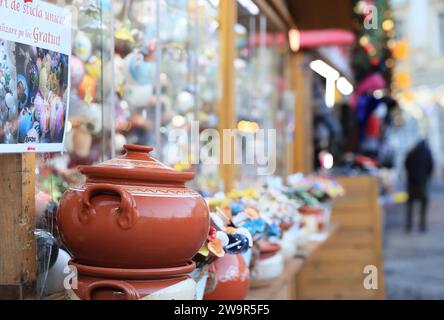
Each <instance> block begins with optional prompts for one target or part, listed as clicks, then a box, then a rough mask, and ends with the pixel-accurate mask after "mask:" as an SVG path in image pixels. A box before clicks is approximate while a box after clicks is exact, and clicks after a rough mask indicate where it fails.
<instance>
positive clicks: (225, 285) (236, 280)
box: [204, 254, 250, 300]
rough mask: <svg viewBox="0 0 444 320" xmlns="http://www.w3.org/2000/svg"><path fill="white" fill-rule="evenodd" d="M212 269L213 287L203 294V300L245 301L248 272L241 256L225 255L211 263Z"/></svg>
mask: <svg viewBox="0 0 444 320" xmlns="http://www.w3.org/2000/svg"><path fill="white" fill-rule="evenodd" d="M212 269H213V270H212V271H213V272H214V277H215V279H214V281H215V287H214V288H211V289H210V290H209V292H207V293H205V295H204V300H243V299H245V297H246V296H247V293H248V287H249V284H250V271H249V270H248V267H247V265H246V264H245V260H244V258H243V257H242V255H241V254H235V255H232V254H225V256H223V257H222V258H220V259H218V260H216V261H215V262H213V265H212ZM210 282H211V281H207V283H210Z"/></svg>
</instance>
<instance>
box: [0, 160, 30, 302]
mask: <svg viewBox="0 0 444 320" xmlns="http://www.w3.org/2000/svg"><path fill="white" fill-rule="evenodd" d="M0 188H1V192H0V299H34V298H35V297H36V245H35V237H34V230H35V197H34V195H35V154H34V153H24V154H1V155H0Z"/></svg>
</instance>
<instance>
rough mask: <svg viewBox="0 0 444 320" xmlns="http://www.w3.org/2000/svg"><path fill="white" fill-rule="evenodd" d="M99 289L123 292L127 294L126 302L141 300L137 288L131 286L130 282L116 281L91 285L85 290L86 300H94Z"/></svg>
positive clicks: (105, 281) (103, 281)
mask: <svg viewBox="0 0 444 320" xmlns="http://www.w3.org/2000/svg"><path fill="white" fill-rule="evenodd" d="M98 288H113V289H118V290H122V291H123V293H124V294H125V299H126V300H139V299H140V296H139V293H138V292H137V290H136V288H134V287H133V286H132V285H130V284H129V283H128V282H124V281H116V280H101V281H96V282H93V283H90V284H89V285H88V286H87V287H86V290H85V297H86V300H92V293H93V291H94V290H96V289H98Z"/></svg>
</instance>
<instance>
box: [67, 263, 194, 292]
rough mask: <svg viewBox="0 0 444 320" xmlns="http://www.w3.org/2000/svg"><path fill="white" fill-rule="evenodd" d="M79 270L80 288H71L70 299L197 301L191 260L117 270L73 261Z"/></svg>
mask: <svg viewBox="0 0 444 320" xmlns="http://www.w3.org/2000/svg"><path fill="white" fill-rule="evenodd" d="M69 264H70V266H71V268H75V270H77V288H73V289H70V290H67V292H66V298H67V299H70V300H193V299H194V298H195V295H196V283H195V282H194V280H192V279H190V278H189V277H188V276H187V273H189V272H190V271H192V270H193V269H194V268H195V264H194V263H192V262H190V263H189V264H188V265H186V266H183V267H180V268H165V269H117V268H100V267H92V266H86V265H81V264H77V263H74V262H70V263H69Z"/></svg>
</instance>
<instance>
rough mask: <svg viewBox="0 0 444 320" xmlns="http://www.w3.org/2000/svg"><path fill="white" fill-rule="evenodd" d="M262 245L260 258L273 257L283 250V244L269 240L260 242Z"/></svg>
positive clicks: (260, 245)
mask: <svg viewBox="0 0 444 320" xmlns="http://www.w3.org/2000/svg"><path fill="white" fill-rule="evenodd" d="M259 247H260V256H259V258H260V259H268V258H271V257H273V256H274V255H275V254H276V253H278V252H279V250H281V246H280V245H279V244H277V243H271V242H267V241H261V242H260V243H259Z"/></svg>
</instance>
